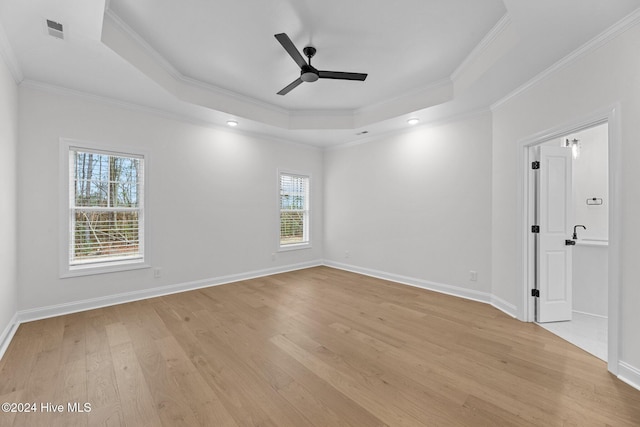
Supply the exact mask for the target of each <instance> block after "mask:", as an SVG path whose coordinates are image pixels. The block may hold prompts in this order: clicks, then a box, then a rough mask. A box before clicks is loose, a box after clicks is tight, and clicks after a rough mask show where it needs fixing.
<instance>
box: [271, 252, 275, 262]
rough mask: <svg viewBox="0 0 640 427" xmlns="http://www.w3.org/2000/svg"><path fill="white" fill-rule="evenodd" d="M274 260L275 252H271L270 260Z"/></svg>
mask: <svg viewBox="0 0 640 427" xmlns="http://www.w3.org/2000/svg"><path fill="white" fill-rule="evenodd" d="M275 260H276V253H275V252H271V261H275Z"/></svg>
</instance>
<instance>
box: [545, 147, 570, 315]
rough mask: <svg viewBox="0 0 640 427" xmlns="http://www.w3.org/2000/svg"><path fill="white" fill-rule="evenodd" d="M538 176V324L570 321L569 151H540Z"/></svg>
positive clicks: (548, 149) (554, 148) (550, 149)
mask: <svg viewBox="0 0 640 427" xmlns="http://www.w3.org/2000/svg"><path fill="white" fill-rule="evenodd" d="M537 176H538V212H537V215H538V225H539V226H540V233H539V235H538V250H537V261H538V262H537V279H538V280H537V281H538V291H539V293H540V294H539V298H538V303H537V304H536V320H537V321H538V322H557V321H561V320H571V308H572V307H571V297H572V295H571V281H572V277H571V276H572V274H571V268H572V248H573V246H571V245H567V240H569V241H571V240H570V239H571V236H572V234H573V229H572V224H573V201H572V196H571V188H572V187H571V186H572V183H571V149H570V148H565V147H544V146H543V147H540V169H539V170H538V173H537Z"/></svg>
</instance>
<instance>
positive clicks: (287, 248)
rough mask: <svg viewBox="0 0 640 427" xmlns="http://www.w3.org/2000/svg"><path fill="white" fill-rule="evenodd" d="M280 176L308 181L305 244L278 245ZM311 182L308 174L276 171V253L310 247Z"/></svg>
mask: <svg viewBox="0 0 640 427" xmlns="http://www.w3.org/2000/svg"><path fill="white" fill-rule="evenodd" d="M281 175H295V176H301V177H305V178H307V179H308V182H309V185H308V188H307V191H308V193H309V195H308V199H307V224H306V227H307V236H308V237H309V239H308V241H307V242H304V243H291V244H288V245H282V244H280V176H281ZM312 181H313V177H312V176H311V174H310V173H308V172H300V171H293V170H289V169H278V181H277V183H278V186H277V192H276V193H277V200H278V203H277V205H276V206H277V210H276V213H277V220H278V222H277V224H278V226H277V228H276V230H278V236H277V252H289V251H297V250H300V249H310V248H311V247H312V238H313V234H312V233H311V224H312V219H311V216H312V214H311V206H312V203H311V198H312V197H311V187H312Z"/></svg>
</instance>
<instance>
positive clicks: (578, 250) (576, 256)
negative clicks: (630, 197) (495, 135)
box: [531, 123, 609, 361]
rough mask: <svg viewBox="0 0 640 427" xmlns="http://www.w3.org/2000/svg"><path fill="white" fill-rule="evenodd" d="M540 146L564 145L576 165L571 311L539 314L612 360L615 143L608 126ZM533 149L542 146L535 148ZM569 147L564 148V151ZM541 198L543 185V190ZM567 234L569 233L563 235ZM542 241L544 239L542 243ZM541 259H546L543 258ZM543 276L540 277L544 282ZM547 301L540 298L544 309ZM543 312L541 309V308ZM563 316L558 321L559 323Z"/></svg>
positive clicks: (588, 348) (538, 318)
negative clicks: (552, 315)
mask: <svg viewBox="0 0 640 427" xmlns="http://www.w3.org/2000/svg"><path fill="white" fill-rule="evenodd" d="M539 147H560V148H561V149H564V150H566V151H567V158H568V159H569V160H568V161H569V162H570V163H571V168H570V169H571V171H570V173H571V178H570V183H569V185H570V189H569V190H568V191H569V193H570V196H568V199H569V200H567V204H568V205H569V208H570V209H569V210H570V216H569V218H570V219H569V221H570V223H569V230H568V231H569V233H570V236H569V235H567V236H566V237H567V239H566V240H565V242H567V243H570V245H567V246H566V251H567V252H568V254H569V255H570V257H569V262H570V263H571V265H570V266H569V269H570V270H571V271H570V272H569V273H568V274H567V277H568V278H569V279H568V280H571V283H570V284H569V286H567V287H566V290H565V289H561V288H560V286H561V285H560V284H553V285H554V286H556V287H557V288H559V289H557V292H565V291H567V290H568V291H569V293H570V294H569V296H568V297H569V298H570V304H569V306H570V309H569V310H570V312H569V313H568V314H567V315H566V316H565V317H564V318H558V319H549V317H548V316H547V317H546V318H544V317H541V316H540V315H539V314H540V313H538V315H537V316H536V322H538V323H539V324H540V326H542V327H543V328H545V329H547V330H549V331H550V332H552V333H554V334H556V335H558V336H560V337H561V338H563V339H565V340H567V341H569V342H571V343H573V344H575V345H577V346H578V347H580V348H582V349H584V350H585V351H587V352H589V353H591V354H593V355H594V356H596V357H598V358H600V359H602V360H604V361H606V360H607V342H608V340H607V335H608V246H609V210H608V205H609V170H608V167H609V142H608V124H607V123H603V124H599V125H597V126H594V127H591V128H588V129H584V130H581V131H579V132H573V133H570V134H567V135H564V136H562V137H560V138H555V139H552V140H550V141H547V142H544V143H542V144H540V145H539ZM531 149H532V150H536V149H538V148H537V147H532V148H531ZM564 150H563V151H564ZM537 190H538V191H537V197H538V201H537V203H539V202H540V200H539V198H540V188H538V189H537ZM561 237H564V236H561ZM538 244H540V243H538ZM536 262H539V263H540V262H544V261H543V260H540V259H537V260H536ZM540 282H541V280H539V283H540ZM540 305H542V304H541V300H538V307H539V306H540ZM538 311H539V310H538ZM554 320H558V321H554Z"/></svg>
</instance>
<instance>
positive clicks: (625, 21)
mask: <svg viewBox="0 0 640 427" xmlns="http://www.w3.org/2000/svg"><path fill="white" fill-rule="evenodd" d="M638 23H640V8H638V9H636V10H634V11H633V12H631V13H630V14H629V15H627V16H626V17H624V18H622V19H621V20H620V21H618V22H616V23H615V24H613V25H612V26H611V27H609V28H608V29H606V30H605V31H603V32H601V33H600V34H598V35H597V36H595V37H594V38H592V39H591V40H589V41H588V42H587V43H585V44H583V45H582V46H580V47H579V48H578V49H576V50H574V51H573V52H571V53H570V54H569V55H567V56H565V57H564V58H562V59H560V60H559V61H557V62H556V63H555V64H553V65H552V66H550V67H549V68H547V69H546V70H544V71H542V72H541V73H540V74H538V75H536V76H535V77H534V78H532V79H531V80H529V81H528V82H526V83H525V84H523V85H522V86H520V87H519V88H517V89H516V90H514V91H512V92H511V93H509V94H508V95H507V96H505V97H504V98H502V99H500V100H498V101H496V102H494V103H493V104H491V106H490V107H489V108H490V109H491V111H495V110H496V109H498V108H500V107H501V106H503V105H504V104H506V103H507V102H509V101H510V100H512V99H514V98H516V97H517V96H519V95H521V94H522V93H524V92H526V91H527V90H529V89H531V88H532V87H534V86H536V85H537V84H538V83H540V82H542V81H543V80H545V79H547V78H548V77H550V76H552V75H554V74H555V73H557V72H559V71H560V70H562V69H564V68H566V67H568V66H569V65H571V64H573V63H575V62H576V61H578V60H579V59H581V58H583V57H585V56H587V55H589V54H590V53H592V52H594V51H595V50H597V49H598V48H600V47H602V46H603V45H605V44H607V43H609V42H610V41H611V40H613V39H615V38H616V37H618V36H620V35H621V34H624V33H625V32H626V31H627V30H629V29H630V28H633V27H634V26H636V25H638Z"/></svg>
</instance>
